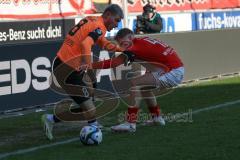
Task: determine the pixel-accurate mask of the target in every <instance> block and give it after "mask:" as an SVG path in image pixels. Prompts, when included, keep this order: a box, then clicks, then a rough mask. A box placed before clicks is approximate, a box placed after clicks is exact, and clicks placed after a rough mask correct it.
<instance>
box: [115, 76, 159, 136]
mask: <svg viewBox="0 0 240 160" xmlns="http://www.w3.org/2000/svg"><path fill="white" fill-rule="evenodd" d="M131 82H132V87H131V89H130V96H129V97H128V98H127V100H126V101H127V103H128V105H129V106H128V110H127V115H126V117H127V119H126V121H127V122H126V123H123V124H120V125H116V126H112V127H111V129H112V131H115V132H121V131H123V132H124V131H126V132H135V131H136V122H137V118H138V117H137V115H138V110H139V105H140V101H141V100H142V97H141V92H142V91H141V89H142V88H145V89H150V88H152V87H154V86H155V83H156V80H155V79H154V77H153V76H152V74H150V73H146V74H145V75H143V76H140V77H137V78H134V79H132V81H131Z"/></svg>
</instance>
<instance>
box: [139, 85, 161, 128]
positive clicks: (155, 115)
mask: <svg viewBox="0 0 240 160" xmlns="http://www.w3.org/2000/svg"><path fill="white" fill-rule="evenodd" d="M142 99H143V100H144V101H145V102H146V105H147V107H148V110H149V112H150V114H151V119H150V120H148V121H146V123H145V124H146V125H150V124H160V125H165V120H164V118H163V116H162V113H161V109H160V106H159V105H158V104H157V99H156V96H155V95H154V93H153V92H152V91H147V90H144V91H143V92H142Z"/></svg>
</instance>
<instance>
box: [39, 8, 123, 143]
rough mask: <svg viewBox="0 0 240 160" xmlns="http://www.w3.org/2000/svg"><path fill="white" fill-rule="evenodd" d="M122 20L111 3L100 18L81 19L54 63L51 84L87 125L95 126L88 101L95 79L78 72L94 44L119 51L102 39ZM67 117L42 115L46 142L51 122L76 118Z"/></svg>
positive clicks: (67, 37)
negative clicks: (63, 94) (63, 95)
mask: <svg viewBox="0 0 240 160" xmlns="http://www.w3.org/2000/svg"><path fill="white" fill-rule="evenodd" d="M123 17H124V15H123V11H122V9H121V8H120V7H119V6H118V5H116V4H112V5H109V6H108V7H107V8H106V9H105V11H104V12H103V14H102V15H101V16H89V17H86V18H84V19H82V20H81V21H80V22H79V23H78V24H77V25H75V26H74V27H73V28H72V29H71V30H70V31H69V33H68V35H67V36H66V38H65V40H64V42H63V44H62V46H61V48H60V50H59V51H58V53H57V56H56V58H55V60H54V62H53V77H54V78H53V79H54V80H55V81H54V83H53V84H51V85H55V83H58V85H60V86H61V88H62V89H63V90H64V91H65V92H66V93H67V94H68V95H70V96H71V98H72V99H73V100H74V101H75V103H77V104H78V106H79V108H76V109H71V111H72V112H76V113H78V112H79V111H84V112H86V113H85V117H84V118H83V117H82V114H80V115H79V116H78V117H79V120H88V123H89V124H90V125H96V126H98V123H97V121H96V117H95V106H94V103H93V102H92V99H91V98H90V97H91V95H92V94H93V93H92V91H91V90H90V89H89V87H90V88H91V87H94V85H95V84H96V78H95V75H94V74H93V72H92V71H91V70H88V73H87V74H85V72H84V71H81V70H78V69H79V66H81V65H83V64H88V63H91V57H92V55H91V48H92V46H93V45H94V44H98V45H99V46H100V47H101V48H103V49H106V50H109V51H121V49H120V48H119V47H118V46H117V45H115V44H113V43H111V42H109V41H108V40H107V39H106V38H105V34H106V32H107V31H110V30H112V29H113V28H115V27H117V25H118V23H119V22H120V21H121V20H122V19H123ZM86 79H87V80H89V79H90V80H91V83H87V80H86ZM85 86H86V87H85ZM69 109H70V108H69ZM66 114H68V117H67V116H66V115H65V116H64V113H63V114H61V115H60V114H59V115H57V114H44V115H43V116H42V121H43V124H44V129H45V132H46V136H47V138H48V139H50V140H52V139H53V135H52V129H53V124H54V123H57V122H61V121H68V120H69V117H70V118H71V117H74V115H76V114H72V115H70V116H69V113H66ZM74 120H78V119H74Z"/></svg>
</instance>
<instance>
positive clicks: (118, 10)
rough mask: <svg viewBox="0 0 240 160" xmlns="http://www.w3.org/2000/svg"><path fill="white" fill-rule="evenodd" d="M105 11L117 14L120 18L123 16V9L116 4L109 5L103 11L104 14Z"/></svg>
mask: <svg viewBox="0 0 240 160" xmlns="http://www.w3.org/2000/svg"><path fill="white" fill-rule="evenodd" d="M107 12H110V13H111V14H112V15H119V16H120V17H121V18H124V14H123V10H122V9H121V8H120V6H119V5H117V4H111V5H109V6H108V7H107V8H106V9H105V10H104V12H103V15H105V14H106V13H107Z"/></svg>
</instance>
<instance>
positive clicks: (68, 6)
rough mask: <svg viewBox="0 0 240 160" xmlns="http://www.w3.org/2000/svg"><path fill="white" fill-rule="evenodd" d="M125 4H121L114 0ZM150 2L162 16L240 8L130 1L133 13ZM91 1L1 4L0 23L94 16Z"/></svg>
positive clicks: (227, 1) (203, 0)
mask: <svg viewBox="0 0 240 160" xmlns="http://www.w3.org/2000/svg"><path fill="white" fill-rule="evenodd" d="M112 2H114V3H117V4H122V0H112ZM148 2H150V3H151V4H152V5H153V6H155V7H156V8H157V11H159V12H163V11H164V12H165V11H184V10H199V9H201V10H202V9H221V8H236V7H240V0H128V10H129V12H130V13H134V12H142V8H143V6H144V5H146V4H147V3H148ZM95 12H96V8H95V6H94V3H93V2H92V1H91V0H64V1H59V0H0V18H1V19H42V18H59V17H70V16H79V15H84V14H92V13H95Z"/></svg>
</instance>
